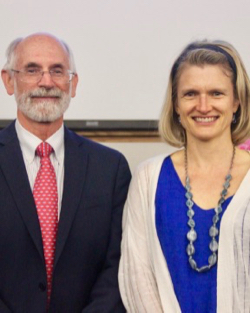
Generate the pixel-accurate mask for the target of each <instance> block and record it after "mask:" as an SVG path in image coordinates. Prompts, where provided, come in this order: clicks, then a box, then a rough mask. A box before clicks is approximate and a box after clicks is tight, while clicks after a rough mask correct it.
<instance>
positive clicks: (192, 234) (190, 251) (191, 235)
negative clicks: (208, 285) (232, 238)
mask: <svg viewBox="0 0 250 313" xmlns="http://www.w3.org/2000/svg"><path fill="white" fill-rule="evenodd" d="M234 157H235V146H233V154H232V158H231V163H230V168H229V171H228V174H227V176H226V177H225V183H224V184H223V189H222V192H221V194H220V195H221V197H220V199H219V201H218V204H217V206H216V207H215V208H214V211H215V214H214V216H213V220H212V226H211V227H210V229H209V236H210V237H211V241H210V244H209V249H210V250H211V252H212V254H211V255H210V256H209V258H208V265H204V266H202V267H200V268H198V267H197V263H196V262H195V260H194V258H193V255H194V253H195V247H194V242H195V240H196V239H197V233H196V231H195V221H194V219H193V217H194V210H193V208H192V207H193V205H194V202H193V194H192V193H191V185H190V178H189V176H188V161H187V149H186V148H185V173H186V185H185V189H186V194H185V196H186V198H187V201H186V205H187V208H188V210H187V216H188V218H189V219H188V222H187V224H188V226H189V227H190V230H189V231H188V233H187V239H188V240H189V244H188V246H187V249H186V252H187V255H188V261H189V264H190V266H191V267H192V269H194V270H195V271H197V272H199V273H202V272H206V271H208V270H210V268H211V267H212V266H213V265H215V264H216V262H217V251H218V246H219V245H218V242H217V240H216V238H215V237H216V236H218V234H219V230H218V228H217V226H216V224H217V222H218V221H219V219H220V218H219V215H220V213H221V212H222V207H221V205H222V203H223V202H224V201H225V197H226V195H227V192H228V188H229V186H230V181H231V179H232V175H231V171H232V167H233V161H234Z"/></svg>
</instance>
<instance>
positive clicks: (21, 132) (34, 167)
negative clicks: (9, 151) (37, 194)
mask: <svg viewBox="0 0 250 313" xmlns="http://www.w3.org/2000/svg"><path fill="white" fill-rule="evenodd" d="M15 126H16V132H17V137H18V140H19V143H20V146H21V150H22V153H23V159H24V163H25V166H26V170H27V174H28V178H29V182H30V187H31V190H32V191H33V188H34V184H35V179H36V176H37V173H38V170H39V168H40V157H39V156H37V155H36V153H35V152H36V148H37V147H38V145H39V144H40V143H41V142H42V140H41V139H40V138H38V137H36V136H35V135H33V134H32V133H30V132H29V131H27V130H26V129H25V128H24V127H23V126H22V125H21V124H20V122H19V121H18V119H17V120H16V124H15ZM46 142H47V143H49V144H50V145H51V147H52V148H53V150H54V151H53V152H52V153H51V155H50V160H51V163H52V164H53V166H54V169H55V173H56V180H57V191H58V219H59V216H60V212H61V203H62V193H63V181H64V127H63V125H62V126H61V127H60V128H59V129H58V131H57V132H55V133H54V134H53V135H52V136H51V137H49V138H48V139H47V140H46Z"/></svg>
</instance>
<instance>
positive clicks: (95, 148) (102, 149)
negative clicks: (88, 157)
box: [65, 127, 122, 157]
mask: <svg viewBox="0 0 250 313" xmlns="http://www.w3.org/2000/svg"><path fill="white" fill-rule="evenodd" d="M67 140H71V141H73V142H75V143H76V144H78V145H79V146H81V147H82V148H83V149H86V151H87V152H88V153H92V154H98V155H99V154H100V155H109V156H113V157H121V156H122V154H121V153H120V152H119V151H117V150H115V149H112V148H110V147H107V146H104V145H103V144H100V143H98V142H95V141H93V140H91V139H88V138H86V137H83V136H80V135H78V134H77V133H75V132H74V131H72V130H69V129H68V128H66V127H65V141H66V142H67Z"/></svg>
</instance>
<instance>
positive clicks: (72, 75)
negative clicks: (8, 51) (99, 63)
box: [11, 69, 76, 84]
mask: <svg viewBox="0 0 250 313" xmlns="http://www.w3.org/2000/svg"><path fill="white" fill-rule="evenodd" d="M66 71H67V72H68V74H69V75H70V76H69V81H68V82H67V83H65V84H69V83H70V82H71V81H72V79H73V77H74V76H75V75H76V73H74V72H72V71H71V70H66ZM11 72H14V73H16V74H19V73H23V74H25V73H26V72H25V70H15V69H11ZM38 72H39V73H40V76H39V79H38V77H37V83H38V82H39V81H40V80H41V79H42V78H43V75H44V73H48V74H49V75H50V77H51V79H52V80H53V82H54V83H58V82H56V81H54V77H53V76H52V75H51V72H52V73H53V72H54V70H49V71H42V70H39V71H38ZM31 77H32V76H31ZM34 77H35V76H34ZM19 79H20V81H22V82H23V83H29V82H27V81H25V80H22V79H21V78H19Z"/></svg>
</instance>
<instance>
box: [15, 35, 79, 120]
mask: <svg viewBox="0 0 250 313" xmlns="http://www.w3.org/2000/svg"><path fill="white" fill-rule="evenodd" d="M69 69H70V67H69V57H68V53H67V51H66V50H65V48H64V47H63V46H62V45H61V43H60V42H59V41H57V40H56V39H55V38H53V37H51V36H47V35H34V36H31V37H28V38H26V39H24V40H23V41H22V42H21V43H20V44H19V45H18V47H17V49H16V62H15V65H14V70H17V71H20V70H21V71H26V72H27V71H29V72H33V71H44V72H45V73H44V74H43V76H41V78H40V80H39V81H35V80H34V81H29V82H27V80H26V79H24V78H23V77H22V76H21V75H23V74H22V73H15V72H14V73H13V78H12V79H13V91H14V95H15V98H16V102H17V106H18V111H19V114H22V115H24V116H25V117H26V118H28V119H31V120H32V121H36V122H54V121H56V120H58V119H60V118H62V116H63V114H64V112H65V111H66V110H67V108H68V106H69V103H70V99H71V97H74V96H75V90H76V85H77V77H73V79H72V81H71V82H68V81H67V82H65V81H64V82H61V81H58V80H53V78H52V77H51V75H50V74H49V71H51V70H52V71H57V70H63V71H67V70H69Z"/></svg>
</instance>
